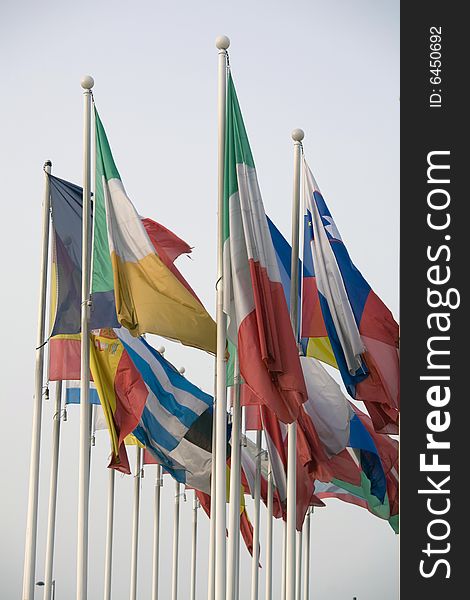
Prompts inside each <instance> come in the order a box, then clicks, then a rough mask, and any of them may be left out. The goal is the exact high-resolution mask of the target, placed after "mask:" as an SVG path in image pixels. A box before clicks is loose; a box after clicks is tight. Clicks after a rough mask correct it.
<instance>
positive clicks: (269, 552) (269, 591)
mask: <svg viewBox="0 0 470 600" xmlns="http://www.w3.org/2000/svg"><path fill="white" fill-rule="evenodd" d="M266 505H267V506H266V508H267V516H266V585H265V588H266V594H265V598H266V600H272V595H273V474H272V471H271V460H270V459H269V457H268V498H267V503H266Z"/></svg>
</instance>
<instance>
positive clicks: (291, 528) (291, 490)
mask: <svg viewBox="0 0 470 600" xmlns="http://www.w3.org/2000/svg"><path fill="white" fill-rule="evenodd" d="M303 138H304V132H303V131H302V130H301V129H294V131H293V132H292V139H293V140H294V189H293V199H292V257H291V286H290V318H291V323H292V329H293V330H294V336H295V340H296V342H297V341H298V328H299V313H298V308H299V306H298V288H299V208H300V154H301V150H302V140H303ZM296 450H297V423H296V422H294V423H291V424H290V425H288V444H287V540H286V542H287V543H286V600H295V571H296V568H295V567H296V564H295V544H296V541H295V531H296V529H295V525H296Z"/></svg>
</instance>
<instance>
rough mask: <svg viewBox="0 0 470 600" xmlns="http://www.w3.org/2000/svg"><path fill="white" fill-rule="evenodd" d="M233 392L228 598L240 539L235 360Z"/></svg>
mask: <svg viewBox="0 0 470 600" xmlns="http://www.w3.org/2000/svg"><path fill="white" fill-rule="evenodd" d="M231 394H232V451H231V455H230V505H229V518H228V519H229V521H228V549H227V600H237V595H236V594H237V588H238V585H237V582H238V548H239V541H240V483H241V474H240V466H241V431H242V427H241V426H242V423H241V407H240V386H239V374H238V361H237V360H235V366H234V382H233V386H232V388H231Z"/></svg>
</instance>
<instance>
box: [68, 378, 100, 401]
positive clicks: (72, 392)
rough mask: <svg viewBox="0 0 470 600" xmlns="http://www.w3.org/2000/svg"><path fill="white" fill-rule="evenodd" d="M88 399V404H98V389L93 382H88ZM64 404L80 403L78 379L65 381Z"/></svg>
mask: <svg viewBox="0 0 470 600" xmlns="http://www.w3.org/2000/svg"><path fill="white" fill-rule="evenodd" d="M88 401H89V402H90V404H95V405H99V404H100V398H99V396H98V390H97V389H96V386H95V384H94V383H93V382H90V389H89V392H88ZM65 404H80V381H66V382H65Z"/></svg>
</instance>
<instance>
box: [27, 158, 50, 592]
mask: <svg viewBox="0 0 470 600" xmlns="http://www.w3.org/2000/svg"><path fill="white" fill-rule="evenodd" d="M51 167H52V163H51V161H50V160H48V161H46V163H45V164H44V172H45V178H44V197H43V203H42V241H41V262H40V266H39V302H38V330H37V337H36V364H35V369H34V397H33V426H32V432H31V458H30V463H29V492H28V514H27V518H26V540H25V548H24V572H23V595H22V598H23V600H33V598H34V585H35V581H34V579H35V575H36V542H37V529H38V495H39V458H40V451H41V418H42V382H43V375H44V345H43V344H44V332H45V322H46V294H47V256H48V253H49V210H50V183H49V173H50V172H51Z"/></svg>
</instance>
